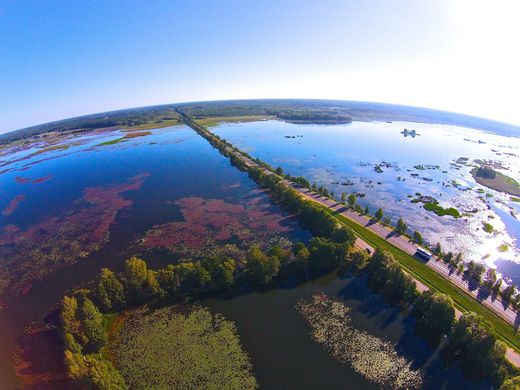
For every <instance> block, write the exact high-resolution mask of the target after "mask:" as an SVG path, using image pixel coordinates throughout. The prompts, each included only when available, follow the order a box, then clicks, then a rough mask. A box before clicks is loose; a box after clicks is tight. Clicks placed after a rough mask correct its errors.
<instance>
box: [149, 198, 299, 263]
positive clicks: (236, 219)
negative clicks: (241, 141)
mask: <svg viewBox="0 0 520 390" xmlns="http://www.w3.org/2000/svg"><path fill="white" fill-rule="evenodd" d="M174 204H175V205H177V206H178V207H179V208H180V210H181V213H182V215H183V216H184V221H182V222H169V223H165V224H161V225H156V226H154V227H153V228H152V229H150V230H149V231H147V232H146V234H145V236H144V238H143V239H142V240H141V244H142V245H143V246H144V247H145V248H163V249H167V250H169V251H170V252H172V253H177V254H181V255H185V256H193V257H200V256H204V255H207V253H208V250H211V248H213V247H215V246H221V245H222V244H225V243H234V244H237V245H239V246H240V247H242V246H244V247H245V246H246V245H245V244H248V245H249V244H252V243H261V244H262V245H265V244H266V243H267V242H268V241H269V240H270V239H272V238H273V237H274V236H276V235H277V234H279V233H282V232H286V231H289V227H287V226H285V225H284V224H283V221H284V219H286V218H287V217H284V216H282V215H280V214H278V213H274V212H271V211H270V210H268V209H267V208H268V207H269V204H268V203H267V202H265V201H263V200H262V198H260V197H255V198H253V199H251V200H249V201H248V202H247V203H246V204H238V203H227V202H225V201H224V200H222V199H203V198H197V197H191V198H183V199H179V200H178V201H176V202H174Z"/></svg>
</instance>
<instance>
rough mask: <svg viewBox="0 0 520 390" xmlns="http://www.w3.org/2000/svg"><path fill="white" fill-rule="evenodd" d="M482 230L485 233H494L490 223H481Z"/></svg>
mask: <svg viewBox="0 0 520 390" xmlns="http://www.w3.org/2000/svg"><path fill="white" fill-rule="evenodd" d="M482 228H483V229H484V231H485V232H486V233H490V234H491V233H493V232H494V231H495V229H493V225H491V224H490V223H487V222H482Z"/></svg>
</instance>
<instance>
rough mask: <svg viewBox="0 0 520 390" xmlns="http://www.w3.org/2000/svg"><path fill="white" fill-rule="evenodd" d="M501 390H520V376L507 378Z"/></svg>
mask: <svg viewBox="0 0 520 390" xmlns="http://www.w3.org/2000/svg"><path fill="white" fill-rule="evenodd" d="M499 390H520V376H515V377H513V378H509V379H507V380H506V381H504V383H502V386H500V389H499Z"/></svg>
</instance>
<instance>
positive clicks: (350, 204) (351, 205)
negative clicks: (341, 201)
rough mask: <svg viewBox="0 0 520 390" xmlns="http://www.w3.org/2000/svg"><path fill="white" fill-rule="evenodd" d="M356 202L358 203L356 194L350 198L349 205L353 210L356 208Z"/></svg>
mask: <svg viewBox="0 0 520 390" xmlns="http://www.w3.org/2000/svg"><path fill="white" fill-rule="evenodd" d="M356 201H357V198H356V195H355V194H350V195H349V196H348V205H349V206H350V207H351V208H352V207H354V206H355V204H356Z"/></svg>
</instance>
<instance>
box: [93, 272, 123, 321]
mask: <svg viewBox="0 0 520 390" xmlns="http://www.w3.org/2000/svg"><path fill="white" fill-rule="evenodd" d="M98 280H99V281H98V284H97V286H96V289H95V290H94V295H95V297H96V302H97V303H98V304H99V306H100V307H101V309H102V310H104V311H107V312H108V311H112V310H121V309H122V308H124V307H125V305H126V301H125V294H124V288H123V284H122V283H121V282H120V281H119V279H118V278H117V276H116V275H115V274H114V273H113V272H112V271H111V270H109V269H108V268H102V269H101V272H100V274H99V278H98Z"/></svg>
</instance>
